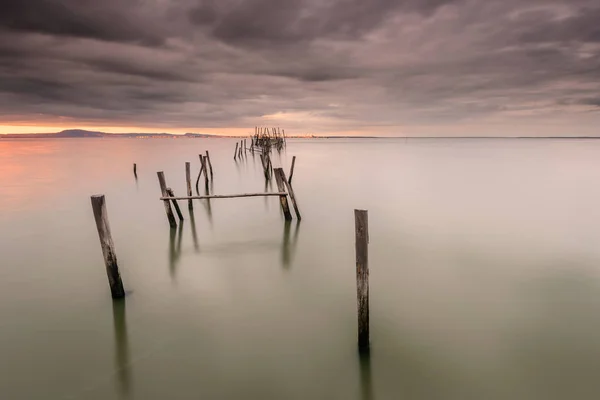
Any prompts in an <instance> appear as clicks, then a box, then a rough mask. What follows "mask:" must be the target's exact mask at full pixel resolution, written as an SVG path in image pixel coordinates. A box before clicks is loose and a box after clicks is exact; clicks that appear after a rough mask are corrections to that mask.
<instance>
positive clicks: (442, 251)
mask: <svg viewBox="0 0 600 400" xmlns="http://www.w3.org/2000/svg"><path fill="white" fill-rule="evenodd" d="M234 146H235V142H234V140H227V139H206V140H205V139H185V140H168V139H166V140H159V139H155V140H134V139H112V140H111V139H74V140H71V139H64V140H39V141H38V140H14V141H6V140H3V141H0V210H1V211H0V398H2V399H121V398H123V399H199V398H203V399H302V400H304V399H423V400H431V399H460V400H464V399H511V400H512V399H544V400H546V399H596V398H598V397H599V396H600V380H598V379H597V376H598V370H599V368H600V207H599V205H600V141H566V140H409V141H406V140H296V141H290V143H289V144H288V148H287V152H286V153H282V155H281V158H280V159H279V158H278V157H275V161H274V164H275V165H276V166H277V165H283V166H284V168H285V169H286V170H289V165H290V162H291V158H292V156H293V155H296V156H297V162H296V171H295V174H294V181H293V183H294V188H295V191H296V194H297V196H298V201H299V204H300V207H301V210H302V212H303V217H304V218H303V221H302V223H301V224H300V225H297V224H296V220H294V221H293V223H292V224H291V225H287V226H286V225H285V224H284V222H283V218H282V215H281V212H280V210H279V208H278V200H277V199H276V198H269V199H267V200H266V199H265V198H245V199H232V200H213V201H211V204H210V210H209V209H208V207H207V204H206V203H204V202H200V201H196V202H195V203H194V207H195V208H194V210H195V213H194V214H195V215H194V217H195V218H194V221H193V223H192V221H191V219H190V218H189V217H188V210H187V204H185V203H182V206H183V210H184V214H185V216H186V221H185V223H184V225H183V227H182V229H181V230H177V231H174V232H171V231H170V229H169V226H168V223H167V220H166V217H165V213H164V208H163V205H162V203H161V202H160V201H159V200H158V197H159V196H160V193H159V187H158V182H157V178H156V171H159V170H163V171H165V175H166V178H167V183H168V185H169V186H171V187H172V188H173V189H174V190H175V193H176V194H183V193H184V192H185V174H184V171H185V170H184V162H185V161H192V165H193V171H194V172H193V173H194V174H197V171H198V169H199V164H200V163H199V160H198V156H197V154H198V153H199V152H201V151H204V150H209V151H210V153H211V157H212V162H213V166H214V171H215V177H214V187H213V192H214V193H216V194H227V193H236V192H237V193H239V192H259V191H264V190H265V183H264V177H263V176H262V172H261V170H260V161H259V160H258V158H257V160H256V161H255V160H253V159H252V157H248V158H247V160H244V161H242V162H238V163H237V164H236V163H235V162H234V161H233V159H232V156H233V149H234ZM134 162H136V163H137V164H138V176H139V179H138V180H137V182H136V180H135V179H134V177H133V173H132V164H133V163H134ZM194 178H195V176H194ZM267 189H268V190H272V189H270V188H267ZM97 193H102V194H105V195H106V198H107V207H108V214H109V219H110V223H111V228H112V233H113V238H114V241H115V246H116V251H117V256H118V260H119V264H120V268H121V275H122V278H123V281H124V284H125V286H126V289H127V290H128V291H130V294H129V295H128V297H127V299H126V302H125V304H116V305H113V304H112V301H111V298H110V294H109V293H110V292H109V288H108V284H107V280H106V275H105V271H104V265H103V260H102V254H101V250H100V246H99V242H98V237H97V232H96V227H95V224H94V219H93V214H92V210H91V206H90V198H89V197H90V195H92V194H97ZM354 208H365V209H368V210H369V220H370V221H369V225H370V237H371V244H370V249H369V251H370V268H371V340H372V353H371V358H370V361H369V360H367V359H362V360H361V359H360V357H359V355H358V353H357V351H356V305H355V304H356V286H355V271H354V268H355V266H354V219H353V218H354V217H353V209H354ZM194 226H195V230H196V237H197V245H196V244H195V243H194V236H193V227H194Z"/></svg>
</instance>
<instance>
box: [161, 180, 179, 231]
mask: <svg viewBox="0 0 600 400" xmlns="http://www.w3.org/2000/svg"><path fill="white" fill-rule="evenodd" d="M156 175H158V183H159V185H160V191H161V193H162V197H169V194H168V193H167V183H166V182H165V173H164V172H163V171H158V172H157V173H156ZM164 204H165V212H166V213H167V219H168V220H169V225H170V226H171V228H175V227H177V221H175V216H174V215H173V210H171V204H169V200H164Z"/></svg>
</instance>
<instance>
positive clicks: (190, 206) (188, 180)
mask: <svg viewBox="0 0 600 400" xmlns="http://www.w3.org/2000/svg"><path fill="white" fill-rule="evenodd" d="M185 183H186V185H187V195H188V196H191V195H192V172H191V164H190V163H189V162H187V161H186V163H185ZM188 209H190V210H193V209H194V203H193V202H192V200H188Z"/></svg>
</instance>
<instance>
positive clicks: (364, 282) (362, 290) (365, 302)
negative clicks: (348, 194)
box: [354, 210, 369, 350]
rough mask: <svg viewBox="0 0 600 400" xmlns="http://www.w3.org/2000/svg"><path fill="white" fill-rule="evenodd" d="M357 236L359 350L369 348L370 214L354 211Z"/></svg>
mask: <svg viewBox="0 0 600 400" xmlns="http://www.w3.org/2000/svg"><path fill="white" fill-rule="evenodd" d="M354 224H355V235H356V300H357V307H358V348H359V349H361V350H366V349H368V348H369V214H368V211H367V210H354Z"/></svg>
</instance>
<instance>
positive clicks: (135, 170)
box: [133, 163, 137, 179]
mask: <svg viewBox="0 0 600 400" xmlns="http://www.w3.org/2000/svg"><path fill="white" fill-rule="evenodd" d="M133 176H135V179H137V164H136V163H133Z"/></svg>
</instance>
